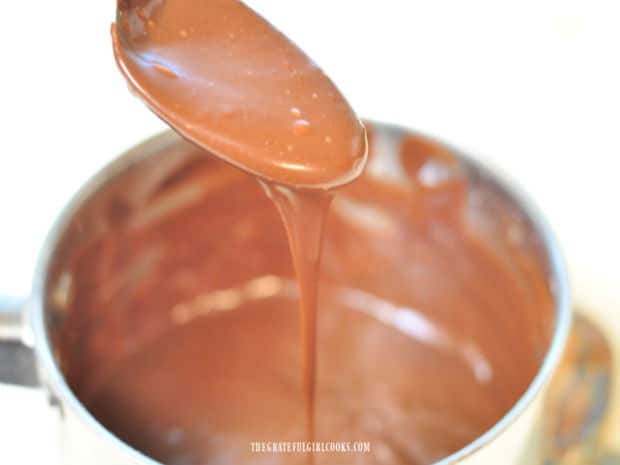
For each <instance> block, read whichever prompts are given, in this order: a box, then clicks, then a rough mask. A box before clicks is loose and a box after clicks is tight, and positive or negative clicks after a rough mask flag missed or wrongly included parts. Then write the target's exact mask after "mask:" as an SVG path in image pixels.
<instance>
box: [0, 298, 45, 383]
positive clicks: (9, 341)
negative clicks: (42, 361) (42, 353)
mask: <svg viewBox="0 0 620 465" xmlns="http://www.w3.org/2000/svg"><path fill="white" fill-rule="evenodd" d="M26 305H27V299H20V298H12V297H4V296H0V383H9V384H17V385H21V386H38V385H39V380H38V376H37V369H36V359H35V355H34V350H33V348H32V346H31V345H30V344H29V343H28V341H27V339H26V337H25V315H26V313H25V312H26Z"/></svg>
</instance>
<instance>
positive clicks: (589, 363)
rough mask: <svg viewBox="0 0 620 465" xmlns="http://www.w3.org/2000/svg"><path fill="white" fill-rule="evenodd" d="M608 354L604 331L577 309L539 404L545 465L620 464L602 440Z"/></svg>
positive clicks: (609, 382) (607, 397)
mask: <svg viewBox="0 0 620 465" xmlns="http://www.w3.org/2000/svg"><path fill="white" fill-rule="evenodd" d="M612 358H613V353H612V350H611V344H610V341H609V340H608V339H607V337H606V336H605V334H604V332H603V331H602V330H601V329H600V328H599V327H598V326H597V325H596V324H594V323H593V322H592V321H590V320H589V319H588V318H587V317H585V316H584V315H583V314H582V313H580V312H577V314H576V315H575V319H574V321H573V328H572V331H571V335H570V338H569V343H568V347H567V349H566V353H565V354H564V359H563V361H562V363H561V365H560V367H559V369H558V370H557V372H556V374H555V376H554V379H553V381H552V383H551V386H550V391H549V396H548V399H547V405H546V409H545V418H544V422H545V433H546V434H545V436H546V438H545V441H544V443H545V445H546V454H545V460H544V464H545V465H585V464H588V465H620V455H618V454H617V453H615V452H612V451H611V450H609V449H607V448H606V447H605V444H604V442H603V440H602V436H603V429H604V426H605V420H606V418H607V416H608V413H609V409H610V408H611V407H612V405H611V403H612V398H611V397H612V395H611V385H612V381H613V375H614V373H613V366H614V363H613V360H612Z"/></svg>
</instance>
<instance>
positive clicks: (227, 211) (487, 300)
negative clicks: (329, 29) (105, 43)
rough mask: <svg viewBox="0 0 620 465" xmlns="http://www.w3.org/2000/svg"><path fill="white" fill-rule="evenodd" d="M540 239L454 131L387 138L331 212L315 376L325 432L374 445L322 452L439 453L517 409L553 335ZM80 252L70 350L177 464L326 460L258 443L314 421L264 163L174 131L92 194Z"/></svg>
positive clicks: (165, 459)
mask: <svg viewBox="0 0 620 465" xmlns="http://www.w3.org/2000/svg"><path fill="white" fill-rule="evenodd" d="M538 247H539V246H538V245H537V242H536V239H535V237H534V236H533V235H532V233H531V232H528V226H527V223H524V222H523V219H522V218H520V217H519V215H518V214H517V212H516V211H515V210H514V209H513V208H512V207H511V206H510V204H506V203H505V202H504V201H503V200H502V199H501V197H499V196H498V194H497V192H496V191H494V190H492V189H488V188H484V187H483V186H481V185H479V184H478V181H475V180H470V179H469V177H468V176H467V172H466V171H465V170H464V168H463V166H462V165H461V164H460V163H459V162H458V161H457V160H456V159H454V157H453V156H452V155H451V153H450V152H449V151H448V150H446V149H445V148H444V147H442V146H438V145H436V144H434V143H432V142H431V141H428V140H426V139H424V138H420V137H417V136H411V135H406V134H404V135H401V134H398V133H385V132H383V131H382V132H380V133H379V134H376V135H374V136H373V137H371V154H370V158H369V164H368V168H367V170H366V171H365V173H364V174H363V175H362V177H361V178H360V179H359V180H358V181H356V182H355V183H352V184H350V185H349V186H347V187H345V188H343V189H342V190H340V191H339V192H338V195H337V196H336V197H335V198H334V200H333V202H332V206H331V209H330V212H329V214H328V216H327V224H326V228H325V238H324V243H323V251H324V253H323V257H322V265H321V286H320V292H319V299H318V303H319V305H318V318H317V338H318V339H317V352H316V360H317V376H316V383H315V386H316V388H315V390H316V392H315V394H316V412H315V421H316V427H315V431H316V439H318V440H327V441H338V440H344V441H370V443H371V452H370V453H362V454H316V455H315V457H314V459H315V462H316V463H317V464H320V465H337V464H343V465H345V464H346V465H349V464H352V463H357V464H373V465H376V464H377V463H385V464H402V465H412V464H422V465H424V464H430V463H433V462H435V461H437V460H438V459H440V458H442V457H445V456H446V455H448V454H450V453H452V452H454V451H456V450H458V449H459V448H461V447H463V446H464V445H466V444H467V443H469V442H470V441H472V440H473V439H475V438H476V437H478V436H479V435H480V434H482V433H483V432H484V431H486V430H487V429H488V428H489V427H491V426H492V425H493V424H495V423H496V422H497V421H498V420H499V419H500V417H501V416H502V415H504V414H505V413H506V412H507V411H508V409H510V408H511V407H512V406H513V405H514V403H515V402H516V401H517V400H518V398H519V397H520V396H521V395H522V393H523V392H524V391H525V389H526V388H527V386H528V385H529V383H530V382H531V380H532V379H533V376H534V375H535V374H536V372H537V370H538V368H539V366H540V363H541V359H542V357H543V356H544V354H545V353H546V351H547V348H548V344H549V341H550V338H551V333H552V329H553V301H552V295H551V291H550V289H549V287H548V285H547V280H546V274H545V267H544V264H543V263H541V261H540V260H539V259H538V257H539V253H540V251H539V248H538ZM60 250H61V252H60V253H59V255H58V257H57V259H56V264H55V266H54V272H53V277H52V278H51V283H50V289H51V290H52V292H51V294H50V296H49V301H48V306H50V307H51V309H50V315H51V316H52V317H51V318H52V319H51V320H50V324H52V326H51V332H52V335H53V340H54V346H55V352H56V354H57V355H58V357H59V362H60V364H61V367H62V370H63V372H64V373H65V375H66V377H67V379H68V381H69V383H70V385H71V387H72V389H73V390H74V391H75V392H76V394H77V396H78V397H79V398H80V400H81V401H82V402H83V403H84V404H85V405H86V407H87V408H88V409H89V410H90V411H91V412H92V413H93V414H94V415H95V417H96V418H98V419H99V421H101V422H102V424H103V425H105V426H106V427H107V428H108V429H109V430H110V431H112V432H114V433H115V434H116V435H118V436H119V437H120V438H121V439H123V440H124V441H126V442H127V443H128V444H131V445H132V446H134V447H136V448H138V449H139V450H141V451H143V452H144V453H146V454H148V455H149V456H151V457H153V458H155V459H157V460H159V461H161V462H162V463H166V464H189V465H193V464H205V463H235V464H242V463H243V464H259V463H260V464H265V463H269V464H280V465H292V464H297V463H304V461H305V457H303V454H273V455H271V454H257V453H251V452H250V442H252V441H261V440H266V441H274V440H275V441H285V440H292V441H298V440H302V439H303V438H304V437H305V436H304V435H305V431H306V404H305V402H304V394H303V392H304V380H303V378H302V376H300V375H301V373H300V370H299V366H301V365H302V363H303V359H302V357H301V354H300V351H299V347H300V346H301V344H302V338H303V336H302V334H301V331H300V326H299V312H298V308H299V305H300V294H299V288H298V286H297V285H296V274H295V268H294V265H293V261H292V258H291V255H290V253H289V250H288V245H287V235H286V231H285V229H284V228H283V227H282V223H281V220H280V218H279V215H278V213H277V211H276V209H274V208H273V204H272V202H271V201H270V200H269V199H268V198H267V197H266V196H265V195H264V194H263V192H262V190H261V188H260V186H259V185H258V184H257V183H256V182H255V180H254V179H253V178H252V177H250V176H247V175H245V174H243V173H241V172H239V171H238V170H236V169H234V168H232V167H230V166H228V165H226V164H225V163H222V162H220V161H218V160H217V159H216V158H214V157H209V156H205V154H204V152H202V151H201V150H198V149H196V148H195V147H193V146H192V145H189V144H187V143H184V142H182V141H178V142H175V143H173V144H168V145H163V146H162V147H161V149H160V150H159V151H158V152H157V153H152V154H151V156H149V158H148V159H147V160H144V161H142V162H141V163H139V164H137V165H134V166H133V167H132V168H131V169H129V170H128V171H127V172H126V173H124V174H122V175H120V176H119V177H118V178H117V179H115V180H114V181H113V182H112V183H110V184H108V185H107V186H106V187H105V189H104V190H102V191H101V192H100V193H98V194H97V195H96V196H95V197H93V199H92V200H90V201H89V202H88V203H87V204H86V205H84V207H83V208H82V210H81V211H80V212H78V214H77V215H76V221H75V222H74V223H73V224H72V225H71V226H70V227H69V229H68V231H67V233H66V238H65V241H64V244H63V245H62V246H61V248H60ZM76 347H79V348H80V350H79V351H76V350H75V348H76Z"/></svg>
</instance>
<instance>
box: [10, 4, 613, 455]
mask: <svg viewBox="0 0 620 465" xmlns="http://www.w3.org/2000/svg"><path fill="white" fill-rule="evenodd" d="M5 3H6V5H3V9H2V15H1V18H2V19H1V24H0V63H1V64H0V294H2V293H4V294H7V293H8V294H17V295H22V294H25V293H27V292H28V287H29V284H30V276H31V274H32V267H33V263H34V260H35V257H36V254H37V251H38V248H39V246H40V243H41V241H42V238H43V237H44V235H45V233H46V231H47V229H48V227H49V225H50V223H51V222H52V220H53V219H54V217H55V215H56V214H57V212H58V210H59V209H60V208H61V207H62V206H63V204H64V203H65V202H66V200H67V199H68V197H69V196H70V195H71V194H72V193H73V192H74V191H75V190H76V189H77V188H78V187H79V186H80V185H81V183H82V182H83V181H84V180H85V179H86V178H87V177H88V176H89V175H91V174H92V173H93V172H95V171H96V170H97V169H98V168H100V167H101V166H102V165H103V164H104V163H105V162H107V161H109V160H110V159H111V158H113V157H114V156H115V155H117V154H119V153H121V152H122V151H124V150H125V149H127V148H128V147H130V146H131V145H132V144H135V143H137V142H139V141H140V140H142V139H144V138H145V137H146V136H148V135H150V134H152V133H153V132H156V131H158V130H160V129H162V127H163V126H162V124H161V123H160V122H159V121H158V120H157V119H156V118H155V117H154V116H152V115H151V114H150V113H149V112H148V111H147V110H146V109H145V107H143V106H142V104H140V103H139V102H138V101H137V100H135V99H134V98H133V97H132V96H131V95H130V94H129V92H128V91H127V89H126V87H125V84H124V82H123V81H122V79H121V77H120V75H119V74H118V73H117V71H116V68H115V65H114V61H113V58H112V54H111V46H110V39H109V27H110V23H111V21H112V20H113V16H114V7H115V1H114V0H91V1H83V0H80V1H78V0H65V1H62V2H57V1H43V0H38V1H36V0H35V1H11V2H8V1H7V2H5ZM249 3H250V4H251V5H252V6H254V7H255V8H257V9H258V10H259V11H261V12H263V13H264V14H265V15H266V16H267V17H268V18H269V19H270V20H271V21H272V22H273V23H274V24H276V25H277V26H278V27H280V29H282V30H283V31H284V32H285V33H287V34H288V35H289V36H290V37H292V38H293V39H294V40H295V41H296V42H297V43H298V44H299V45H301V46H302V48H304V49H305V50H306V51H307V52H308V53H309V54H310V55H311V56H312V57H313V58H314V59H315V60H316V61H317V62H318V63H319V64H320V65H321V66H322V67H323V68H324V69H325V70H326V71H327V72H328V74H330V75H331V76H332V78H333V79H334V80H335V82H336V83H337V84H338V85H339V87H340V88H341V90H342V91H343V92H344V93H345V94H346V95H347V96H348V97H349V99H350V101H351V103H352V104H353V106H354V107H355V108H356V109H357V111H358V112H359V114H360V115H363V116H366V117H371V118H373V119H379V120H385V121H390V122H396V123H399V124H402V125H406V126H410V127H413V128H416V129H420V130H423V131H426V132H428V133H430V134H433V135H435V136H439V137H440V138H442V139H444V140H447V141H449V142H451V143H453V144H455V145H457V146H460V147H462V148H464V149H465V150H468V151H470V152H472V153H473V154H475V155H477V156H479V157H481V158H484V159H486V160H488V161H489V162H490V163H492V164H493V165H496V166H499V167H500V168H502V169H503V170H504V171H507V172H508V173H510V174H511V175H512V176H513V177H514V178H516V179H517V180H518V181H519V183H520V184H521V185H522V186H523V187H524V188H525V190H526V191H528V192H529V193H530V194H531V196H532V197H533V198H534V199H535V201H536V202H537V203H538V204H539V206H540V207H541V208H542V210H543V211H544V212H545V214H546V215H547V216H548V218H549V220H550V221H551V223H552V225H553V227H554V229H555V230H556V233H557V234H558V236H559V237H560V240H561V244H562V246H563V248H564V251H565V254H566V257H567V259H568V260H569V263H570V269H571V275H572V280H573V285H574V291H575V296H576V299H577V301H578V302H580V303H581V304H582V305H586V306H587V307H588V308H589V309H590V311H592V312H593V314H594V315H595V316H596V317H597V318H598V319H600V320H604V321H605V324H606V326H607V327H608V328H610V331H611V332H612V333H614V332H615V333H616V334H618V337H620V290H619V289H618V288H620V277H619V273H618V269H619V265H620V246H619V245H618V241H619V240H620V207H619V206H618V202H619V201H620V178H619V176H620V172H619V171H620V162H619V160H620V3H619V2H617V1H614V0H610V1H607V2H603V1H596V0H581V1H570V0H562V1H557V2H556V1H548V0H547V1H545V0H538V1H519V2H516V1H513V2H508V1H479V0H468V1H442V0H433V1H430V0H382V1H372V2H371V1H359V0H357V1H353V0H313V1H311V2H301V1H294V0H287V1H284V0H254V1H251V2H249ZM43 404H44V399H43V397H42V396H41V395H38V394H36V393H33V392H30V391H23V390H18V389H15V388H13V389H9V388H6V387H0V463H2V464H4V463H8V464H21V463H38V464H44V463H55V462H54V460H53V457H52V451H53V444H54V434H53V432H52V429H51V426H50V425H49V423H50V422H52V419H51V417H49V415H48V416H46V415H45V414H44V413H43V410H44V407H43ZM619 423H620V422H619ZM42 437H43V438H46V439H47V440H41V438H42ZM33 438H36V439H33ZM35 444H36V445H35ZM7 454H8V455H7Z"/></svg>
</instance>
